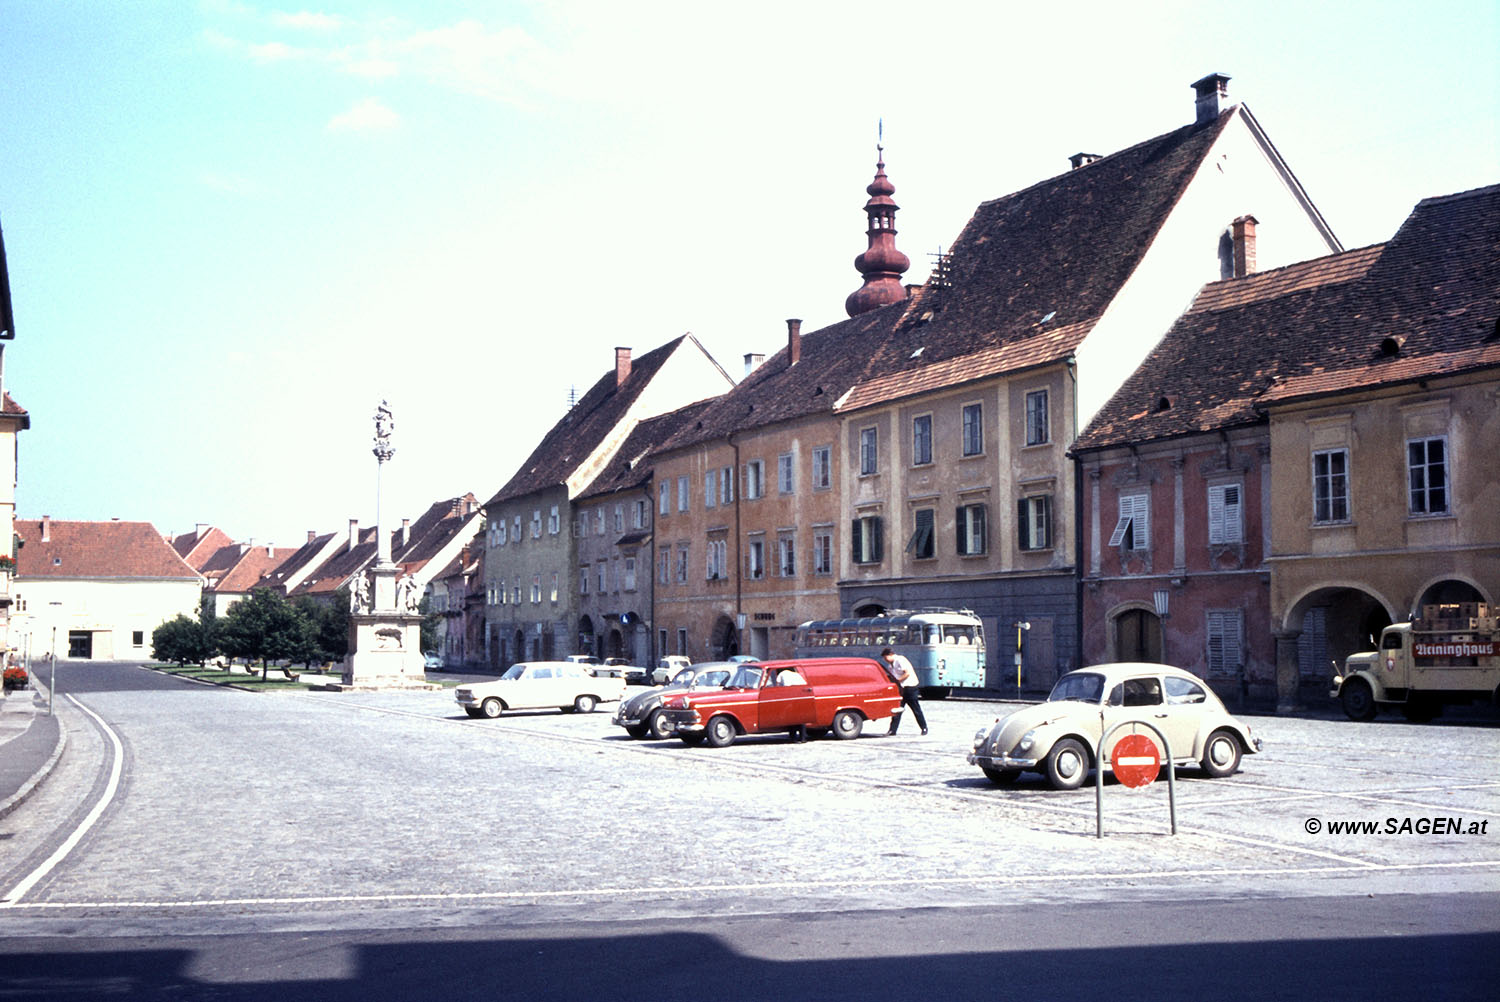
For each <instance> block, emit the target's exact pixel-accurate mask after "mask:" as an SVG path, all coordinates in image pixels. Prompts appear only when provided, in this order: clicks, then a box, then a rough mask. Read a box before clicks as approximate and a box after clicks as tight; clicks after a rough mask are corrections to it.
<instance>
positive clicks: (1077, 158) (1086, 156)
mask: <svg viewBox="0 0 1500 1002" xmlns="http://www.w3.org/2000/svg"><path fill="white" fill-rule="evenodd" d="M1098 159H1099V154H1097V153H1075V154H1073V155H1072V156H1070V157H1068V163H1070V164H1072V165H1073V169H1074V170H1077V169H1078V168H1080V167H1087V166H1088V165H1089V164H1091V163H1093V162H1094V161H1095V160H1098Z"/></svg>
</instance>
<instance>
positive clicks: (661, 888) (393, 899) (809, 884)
mask: <svg viewBox="0 0 1500 1002" xmlns="http://www.w3.org/2000/svg"><path fill="white" fill-rule="evenodd" d="M1497 868H1500V860H1485V861H1480V862H1472V863H1401V864H1368V865H1366V864H1359V865H1353V866H1304V867H1245V868H1236V869H1229V870H1213V871H1203V872H1201V873H1194V874H1191V875H1196V876H1200V877H1212V878H1220V877H1281V876H1288V875H1298V876H1312V875H1333V874H1339V873H1359V874H1368V873H1370V872H1381V873H1408V872H1414V871H1432V870H1448V871H1458V870H1494V869H1497ZM1161 877H1162V873H1160V872H1159V871H1155V870H1140V871H1125V872H1114V873H1111V872H1108V871H1100V872H1094V873H1066V874H1045V873H1036V874H1023V875H1017V876H1007V875H1005V874H994V875H986V876H982V877H921V878H916V879H913V878H912V877H910V876H908V875H902V876H900V877H894V878H889V879H873V880H866V881H863V882H862V886H868V887H910V886H911V885H913V884H922V885H924V886H941V887H962V886H969V887H1020V886H1026V885H1037V884H1051V885H1056V884H1066V883H1069V882H1082V883H1087V884H1096V883H1098V882H1100V881H1125V882H1136V881H1142V880H1159V879H1160V878H1161ZM848 885H849V882H848V881H847V880H844V879H839V880H772V881H763V882H742V883H732V884H656V885H651V884H642V885H638V886H631V887H592V888H573V889H567V890H551V891H540V890H533V891H444V892H434V893H430V894H332V895H314V896H307V897H279V898H200V899H197V900H192V901H72V902H49V901H40V902H36V903H35V904H32V903H26V904H17V905H14V906H13V907H15V908H19V909H29V910H33V911H71V910H75V909H93V908H103V909H110V908H117V909H123V908H130V909H145V908H164V909H176V908H213V907H217V908H231V907H232V908H244V907H256V906H276V907H281V906H285V905H330V904H331V905H342V904H376V903H386V904H422V903H432V902H459V903H462V902H483V901H495V902H505V901H534V900H561V899H568V898H577V899H584V900H588V899H602V898H614V897H622V896H634V897H644V896H648V895H656V896H666V895H679V894H685V895H689V896H693V897H701V896H702V895H704V894H722V893H725V892H755V891H770V890H787V891H805V890H819V889H830V890H837V889H839V888H845V887H848Z"/></svg>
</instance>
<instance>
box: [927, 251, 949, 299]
mask: <svg viewBox="0 0 1500 1002" xmlns="http://www.w3.org/2000/svg"><path fill="white" fill-rule="evenodd" d="M927 256H928V257H930V258H932V274H931V275H929V276H928V278H927V284H928V285H930V286H932V287H933V288H934V289H947V288H951V287H952V285H953V252H952V251H949V252H948V253H946V254H944V253H943V248H942V245H941V244H939V245H938V249H937V253H936V254H934V253H932V252H930V251H929V252H928V254H927Z"/></svg>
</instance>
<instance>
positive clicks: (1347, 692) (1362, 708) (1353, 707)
mask: <svg viewBox="0 0 1500 1002" xmlns="http://www.w3.org/2000/svg"><path fill="white" fill-rule="evenodd" d="M1339 702H1340V703H1341V704H1343V707H1344V715H1345V716H1346V717H1348V718H1349V719H1350V720H1358V721H1360V722H1361V723H1363V722H1364V721H1366V720H1374V719H1375V693H1374V692H1372V691H1371V690H1370V683H1368V682H1366V681H1365V680H1364V679H1362V678H1351V679H1350V680H1349V681H1347V682H1345V683H1344V684H1343V685H1342V686H1341V687H1340V688H1339Z"/></svg>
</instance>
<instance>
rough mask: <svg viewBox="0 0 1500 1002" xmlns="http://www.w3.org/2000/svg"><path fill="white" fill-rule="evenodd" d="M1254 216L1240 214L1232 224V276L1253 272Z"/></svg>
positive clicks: (1238, 276) (1240, 276)
mask: <svg viewBox="0 0 1500 1002" xmlns="http://www.w3.org/2000/svg"><path fill="white" fill-rule="evenodd" d="M1255 222H1256V220H1255V217H1254V216H1241V217H1240V218H1238V219H1236V220H1235V221H1234V223H1233V224H1232V230H1231V232H1232V234H1233V236H1232V237H1231V239H1232V240H1233V241H1234V277H1235V278H1244V277H1245V276H1246V275H1253V274H1255Z"/></svg>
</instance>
